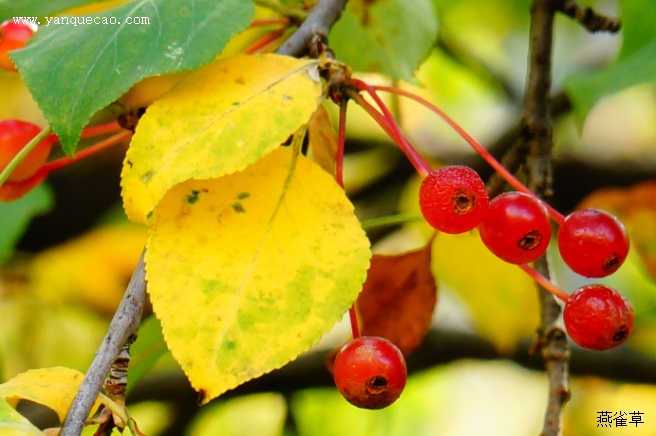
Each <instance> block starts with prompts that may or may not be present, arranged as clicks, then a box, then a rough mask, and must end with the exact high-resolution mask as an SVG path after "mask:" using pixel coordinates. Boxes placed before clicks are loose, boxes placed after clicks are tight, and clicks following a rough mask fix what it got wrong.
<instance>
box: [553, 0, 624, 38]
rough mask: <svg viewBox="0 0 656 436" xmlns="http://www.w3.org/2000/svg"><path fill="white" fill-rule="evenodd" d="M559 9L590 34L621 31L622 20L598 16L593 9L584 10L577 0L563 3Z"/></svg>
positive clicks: (565, 0) (566, 0)
mask: <svg viewBox="0 0 656 436" xmlns="http://www.w3.org/2000/svg"><path fill="white" fill-rule="evenodd" d="M558 9H559V10H560V11H561V12H562V13H564V14H565V15H568V16H570V17H572V18H574V19H575V20H576V21H578V22H579V23H581V24H582V25H583V26H584V27H585V28H587V29H588V30H589V31H590V32H611V33H615V32H617V31H618V30H620V20H619V19H618V18H610V17H606V16H604V15H601V14H598V13H597V12H595V11H593V10H592V9H591V8H584V7H582V6H581V5H579V4H578V3H577V2H576V1H575V0H564V1H561V4H560V5H559V7H558Z"/></svg>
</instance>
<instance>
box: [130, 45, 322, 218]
mask: <svg viewBox="0 0 656 436" xmlns="http://www.w3.org/2000/svg"><path fill="white" fill-rule="evenodd" d="M317 66H318V61H315V60H302V59H295V58H291V57H286V56H279V55H274V54H266V55H239V56H235V57H230V58H225V59H220V60H218V61H216V62H214V63H212V64H210V65H208V66H206V67H203V68H200V69H198V70H197V71H194V72H192V73H190V74H189V75H188V76H186V77H185V78H184V80H182V81H181V82H180V83H178V84H177V85H176V86H175V87H174V88H173V89H172V90H171V91H169V92H168V93H166V94H165V95H164V96H162V97H161V98H159V99H158V100H157V101H155V102H154V103H153V104H152V105H151V106H150V107H149V108H148V110H147V111H146V113H145V114H144V116H143V117H142V118H141V120H140V121H139V125H138V126H137V129H136V133H135V135H134V137H133V138H132V142H131V144H130V149H129V150H128V153H127V156H126V159H125V163H124V166H123V172H122V187H123V204H124V207H125V210H126V212H127V214H128V217H129V218H130V219H131V220H133V221H137V222H145V221H146V220H147V218H148V216H149V214H150V213H151V212H152V211H153V209H154V208H155V206H156V205H157V203H158V202H159V201H160V200H161V198H162V197H163V196H164V194H165V193H166V191H168V190H169V189H170V188H171V187H173V186H175V185H176V184H178V183H181V182H184V181H185V180H190V179H199V180H202V179H210V178H216V177H221V176H223V175H226V174H231V173H234V172H235V171H239V170H242V169H244V168H245V167H246V166H248V165H250V164H252V163H254V162H256V161H258V160H259V159H260V158H262V157H263V156H265V155H266V154H268V153H269V152H271V151H272V150H273V149H275V148H276V147H278V146H279V145H280V144H281V143H282V142H284V141H285V140H286V139H287V138H288V137H289V136H290V135H291V134H292V133H293V132H295V131H296V130H297V129H298V128H299V127H300V126H301V124H304V123H307V121H308V120H309V119H310V117H311V116H312V114H313V113H314V111H315V110H316V109H317V106H318V104H319V103H320V99H321V82H320V80H319V75H318V71H317Z"/></svg>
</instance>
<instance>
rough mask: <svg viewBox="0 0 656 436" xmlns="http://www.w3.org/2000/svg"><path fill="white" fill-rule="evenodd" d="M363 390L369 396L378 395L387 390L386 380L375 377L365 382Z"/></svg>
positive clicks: (378, 376)
mask: <svg viewBox="0 0 656 436" xmlns="http://www.w3.org/2000/svg"><path fill="white" fill-rule="evenodd" d="M364 387H365V389H366V390H367V393H369V394H370V395H380V394H382V393H383V392H385V391H386V390H387V379H386V378H385V377H383V376H380V375H376V376H373V377H371V378H370V379H368V380H367V381H366V382H365V386H364Z"/></svg>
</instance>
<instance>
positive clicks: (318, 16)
mask: <svg viewBox="0 0 656 436" xmlns="http://www.w3.org/2000/svg"><path fill="white" fill-rule="evenodd" d="M347 1H348V0H319V3H317V5H316V6H315V7H314V9H312V12H310V14H309V15H308V17H307V19H306V20H305V21H304V22H303V24H301V26H300V27H299V28H298V30H296V32H294V34H293V35H292V36H290V37H289V38H288V39H287V41H285V42H284V43H283V44H282V45H281V46H280V48H278V50H276V53H278V54H282V55H287V56H297V57H300V56H303V55H305V54H307V53H308V52H312V50H311V46H312V43H313V41H315V39H316V38H317V37H318V38H320V41H323V42H324V45H325V46H326V47H327V46H328V44H327V41H328V33H329V32H330V29H331V28H332V27H333V24H335V22H336V21H337V20H338V19H339V17H340V16H341V15H342V11H343V10H344V7H345V6H346V2H347Z"/></svg>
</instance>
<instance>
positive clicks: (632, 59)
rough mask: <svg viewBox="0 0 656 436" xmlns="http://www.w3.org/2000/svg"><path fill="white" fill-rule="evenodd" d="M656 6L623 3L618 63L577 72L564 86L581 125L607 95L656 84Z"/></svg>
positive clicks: (643, 1)
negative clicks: (600, 68)
mask: <svg viewBox="0 0 656 436" xmlns="http://www.w3.org/2000/svg"><path fill="white" fill-rule="evenodd" d="M654 22H656V3H654V2H653V0H630V1H629V0H624V1H623V2H622V37H623V43H622V49H621V51H620V53H619V56H618V57H617V60H616V61H615V62H614V63H613V64H611V65H609V66H607V67H606V68H604V69H602V70H600V71H591V72H585V73H574V74H572V75H571V76H569V77H568V78H567V79H566V80H565V83H564V86H565V90H566V91H567V93H568V95H569V96H570V98H571V99H572V102H573V103H574V113H575V115H576V121H577V123H578V125H579V127H580V126H582V125H583V123H584V122H585V119H586V117H587V116H588V113H589V112H590V110H592V108H593V107H594V105H595V104H597V102H598V101H599V100H600V99H601V98H602V97H604V96H606V95H608V94H612V93H615V92H618V91H621V90H623V89H626V88H629V87H631V86H635V85H640V84H643V83H652V82H656V32H655V31H654Z"/></svg>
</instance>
